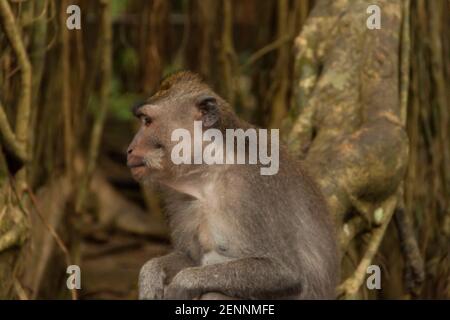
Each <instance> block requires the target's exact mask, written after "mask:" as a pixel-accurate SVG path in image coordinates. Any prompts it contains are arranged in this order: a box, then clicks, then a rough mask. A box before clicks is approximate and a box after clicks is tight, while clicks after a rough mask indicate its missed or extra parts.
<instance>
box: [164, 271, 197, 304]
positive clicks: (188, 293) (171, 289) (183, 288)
mask: <svg viewBox="0 0 450 320" xmlns="http://www.w3.org/2000/svg"><path fill="white" fill-rule="evenodd" d="M196 269H197V268H195V267H194V268H186V269H184V270H181V271H180V272H179V273H178V274H177V275H176V276H175V277H174V278H173V280H172V282H171V283H170V284H169V285H168V286H166V288H165V290H164V299H173V300H192V299H198V298H200V296H201V294H202V292H201V290H200V287H199V286H198V281H197V279H198V278H197V277H196V276H195V271H196Z"/></svg>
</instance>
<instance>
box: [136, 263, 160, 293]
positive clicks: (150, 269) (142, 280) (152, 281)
mask: <svg viewBox="0 0 450 320" xmlns="http://www.w3.org/2000/svg"><path fill="white" fill-rule="evenodd" d="M165 279H166V273H165V272H164V269H163V268H162V266H161V264H160V263H159V261H158V259H152V260H150V261H148V262H147V263H146V264H144V266H143V267H142V268H141V271H140V273H139V299H140V300H154V299H163V297H164V281H165Z"/></svg>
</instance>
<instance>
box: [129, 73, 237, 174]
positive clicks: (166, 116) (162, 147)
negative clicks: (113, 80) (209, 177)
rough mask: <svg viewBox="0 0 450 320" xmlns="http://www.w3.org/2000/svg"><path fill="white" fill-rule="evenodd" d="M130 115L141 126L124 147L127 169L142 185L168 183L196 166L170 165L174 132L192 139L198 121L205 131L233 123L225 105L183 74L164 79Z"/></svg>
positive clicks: (190, 75)
mask: <svg viewBox="0 0 450 320" xmlns="http://www.w3.org/2000/svg"><path fill="white" fill-rule="evenodd" d="M133 113H134V115H135V116H136V117H137V118H138V119H139V120H140V121H141V126H140V128H139V131H138V132H137V133H136V135H135V137H134V139H133V141H132V142H131V144H130V145H129V147H128V150H127V165H128V167H129V168H130V169H131V173H132V175H133V177H134V178H135V179H136V180H138V181H142V182H148V181H155V182H158V181H161V180H166V181H170V180H172V179H176V178H177V177H179V176H180V175H183V174H185V173H187V172H188V171H190V170H192V169H193V166H197V167H199V166H200V165H188V164H178V165H176V164H174V163H173V162H172V159H171V153H172V148H173V147H174V146H175V145H176V144H177V143H178V142H177V141H172V139H171V137H172V133H173V132H174V130H176V129H185V130H187V131H189V133H190V135H191V137H193V136H194V134H193V132H194V121H202V123H203V128H204V130H206V129H207V128H218V129H222V128H224V127H229V125H231V123H230V121H231V120H232V119H234V116H233V113H232V111H231V108H230V107H229V106H228V104H227V103H226V102H225V101H224V100H223V99H222V98H221V97H220V96H218V95H217V94H216V93H215V92H214V91H213V90H212V89H211V88H210V87H209V86H208V85H207V84H205V83H204V82H203V81H202V79H201V78H200V77H199V76H198V75H196V74H194V73H191V72H186V71H183V72H178V73H175V74H173V75H171V76H169V77H167V78H165V79H164V80H163V81H162V82H161V84H160V86H159V88H158V90H157V91H156V93H155V94H153V95H152V96H151V97H150V98H148V99H147V100H145V101H144V102H142V103H140V104H138V105H136V106H135V107H134V108H133ZM191 140H192V148H191V150H193V142H194V141H193V139H191ZM191 153H193V152H191ZM191 163H193V161H191Z"/></svg>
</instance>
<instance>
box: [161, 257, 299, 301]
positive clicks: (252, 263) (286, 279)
mask: <svg viewBox="0 0 450 320" xmlns="http://www.w3.org/2000/svg"><path fill="white" fill-rule="evenodd" d="M300 283H301V281H300V275H299V274H297V272H295V271H294V270H290V269H289V268H287V267H286V266H284V265H283V264H280V263H278V262H276V261H275V260H273V259H270V258H244V259H238V260H233V261H229V262H225V263H220V264H213V265H208V266H202V267H191V268H187V269H184V270H182V271H180V272H179V273H178V274H177V275H176V276H175V277H174V278H173V280H172V282H171V283H170V284H169V285H168V286H167V287H166V289H165V292H164V298H165V299H193V298H197V297H199V296H200V295H202V294H204V293H207V292H221V293H223V294H226V295H228V296H231V297H236V298H244V299H270V298H275V297H280V296H290V295H295V294H298V293H299V292H300Z"/></svg>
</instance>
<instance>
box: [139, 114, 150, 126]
mask: <svg viewBox="0 0 450 320" xmlns="http://www.w3.org/2000/svg"><path fill="white" fill-rule="evenodd" d="M141 121H142V124H143V125H144V126H146V127H148V126H150V125H151V124H152V118H150V117H148V116H141Z"/></svg>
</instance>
